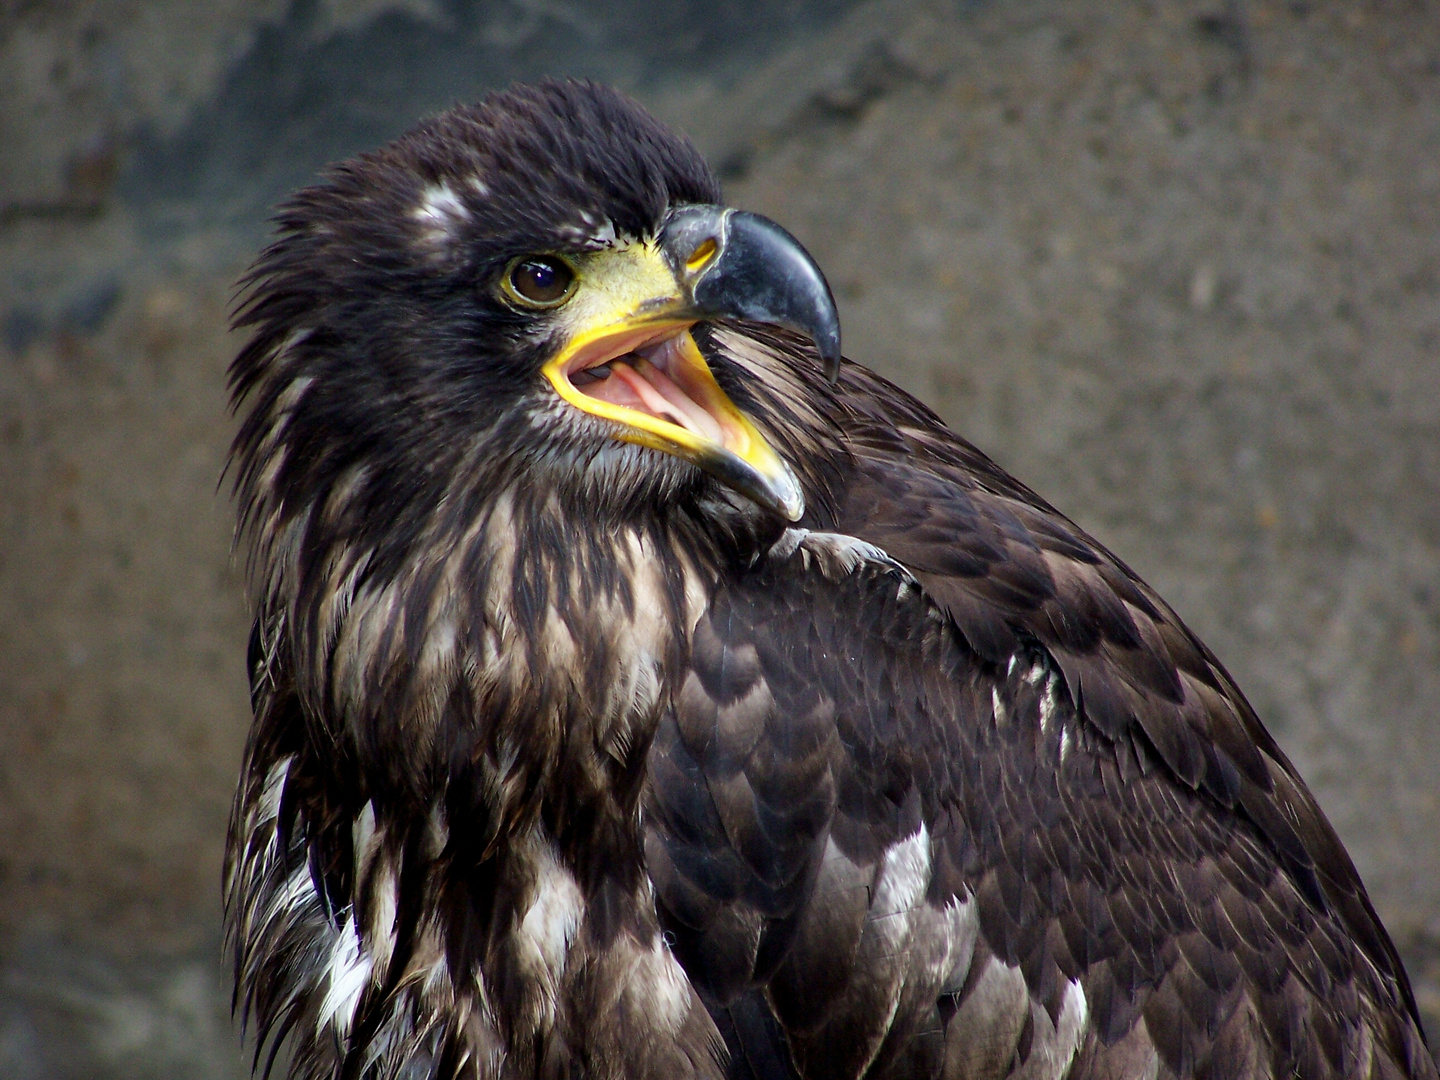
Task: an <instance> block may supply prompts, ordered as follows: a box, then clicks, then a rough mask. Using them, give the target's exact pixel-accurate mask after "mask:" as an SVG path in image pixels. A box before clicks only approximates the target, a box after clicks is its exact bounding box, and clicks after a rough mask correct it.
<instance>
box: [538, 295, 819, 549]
mask: <svg viewBox="0 0 1440 1080" xmlns="http://www.w3.org/2000/svg"><path fill="white" fill-rule="evenodd" d="M691 325H692V323H691V322H690V321H688V320H687V321H686V322H683V323H682V322H678V321H674V322H668V323H662V324H656V323H651V324H650V325H648V326H639V327H637V326H634V325H633V324H632V325H630V326H628V327H627V326H624V325H623V324H622V325H619V326H616V325H612V326H610V327H607V328H604V329H601V330H599V331H598V332H595V333H594V334H593V336H586V335H582V336H581V337H580V338H579V340H578V341H577V342H576V343H575V344H574V345H573V346H572V347H571V349H570V350H568V351H566V352H562V353H561V354H560V355H559V356H557V357H556V358H555V359H554V360H552V361H550V363H548V364H546V365H545V368H544V373H545V377H546V378H547V379H548V380H549V381H550V384H551V385H552V386H553V387H554V388H555V392H556V393H558V394H559V395H560V396H561V397H562V398H563V399H564V400H565V401H567V402H568V403H569V404H570V405H572V406H574V407H575V408H577V409H579V410H580V411H581V412H586V413H589V414H590V415H591V416H595V417H598V418H600V419H602V420H608V421H610V422H611V423H613V424H614V425H616V429H615V433H614V434H615V437H616V438H618V439H620V440H622V441H624V442H630V443H636V444H639V445H641V446H648V447H650V448H652V449H655V450H661V451H664V452H665V453H668V454H674V455H676V456H678V457H681V458H684V459H685V460H687V461H690V462H692V463H693V464H695V465H698V466H699V467H700V468H702V469H704V470H705V471H706V472H708V473H710V474H711V475H713V476H715V477H716V478H717V479H719V480H721V481H722V482H723V483H725V484H727V485H729V486H730V487H732V488H734V489H735V490H737V491H740V492H741V493H743V494H745V495H748V496H749V497H750V498H751V499H753V500H754V501H755V502H757V503H759V504H760V505H761V506H764V507H767V508H768V509H770V510H772V511H773V512H774V513H776V514H778V515H779V516H780V517H782V518H784V519H785V520H787V521H798V520H800V517H801V515H802V514H803V513H804V510H805V500H804V496H803V495H802V494H801V491H800V485H799V482H798V481H797V480H796V479H795V475H794V473H792V472H791V471H790V468H789V466H788V465H786V464H785V462H783V461H782V460H781V459H780V458H779V456H777V455H776V453H775V451H774V450H772V449H771V448H770V444H769V443H767V442H766V441H765V437H764V436H763V435H761V434H760V432H759V431H758V430H757V429H756V428H755V425H754V424H753V423H751V421H750V419H749V418H748V417H747V416H746V415H745V414H744V413H742V412H741V411H740V410H739V409H737V408H736V407H735V405H734V404H733V403H732V402H731V401H730V399H729V398H728V397H726V396H725V391H723V390H721V389H720V385H719V384H718V383H717V382H716V381H715V376H714V375H712V374H711V373H710V366H709V365H708V364H707V363H706V362H705V358H704V357H703V356H702V355H701V354H700V349H699V347H698V346H697V345H696V344H695V339H694V338H693V337H692V336H691V334H690V327H691Z"/></svg>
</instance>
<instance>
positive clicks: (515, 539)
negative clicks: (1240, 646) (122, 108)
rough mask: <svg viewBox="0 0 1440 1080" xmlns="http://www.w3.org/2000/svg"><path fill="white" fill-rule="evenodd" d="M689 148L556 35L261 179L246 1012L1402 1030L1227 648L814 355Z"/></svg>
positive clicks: (1106, 1066) (974, 1074)
mask: <svg viewBox="0 0 1440 1080" xmlns="http://www.w3.org/2000/svg"><path fill="white" fill-rule="evenodd" d="M718 199H719V191H718V187H717V184H716V181H715V179H714V177H713V175H712V174H711V172H710V171H709V170H708V169H707V168H706V166H705V164H704V163H703V161H702V160H701V158H700V157H699V155H698V154H697V153H696V151H695V150H694V149H693V148H692V147H691V145H690V144H689V143H688V142H686V141H685V140H684V139H682V138H680V137H678V136H676V135H674V134H672V133H671V132H669V131H667V130H665V129H664V128H663V127H661V126H660V125H659V124H657V123H656V122H655V121H654V120H652V119H651V118H650V117H649V116H647V115H646V114H645V113H644V112H643V111H642V110H641V109H640V108H639V107H638V106H637V105H635V104H634V103H632V102H630V101H629V100H627V99H625V98H623V97H621V96H620V95H618V94H616V93H615V92H613V91H610V90H606V89H604V88H601V87H597V86H592V85H588V84H581V83H560V82H551V83H544V84H541V85H538V86H530V87H519V88H516V89H512V90H509V91H506V92H503V93H498V94H495V95H493V96H491V97H489V98H487V99H486V100H485V101H483V102H482V103H480V104H479V105H477V106H474V107H469V108H460V109H456V110H455V111H453V112H450V113H447V114H445V115H443V116H441V117H439V118H438V119H434V120H431V121H429V122H427V123H424V124H422V125H420V126H419V127H418V128H416V129H415V130H413V131H412V132H410V133H409V134H407V135H405V136H404V137H403V138H401V139H399V140H398V141H396V142H395V143H393V144H391V145H389V146H387V147H385V148H383V149H381V150H379V151H376V152H375V153H371V154H367V155H364V156H362V157H360V158H357V159H356V160H354V161H351V162H348V163H346V164H343V165H340V166H338V167H337V168H335V169H333V170H332V171H331V172H330V173H329V174H328V175H327V177H326V178H325V179H324V180H323V181H322V182H321V183H320V184H319V185H318V186H315V187H312V188H310V189H308V190H306V191H303V192H301V193H300V194H299V195H297V196H295V197H294V198H293V199H292V200H291V201H290V202H289V203H287V204H286V206H285V207H284V209H283V210H282V212H281V213H280V216H279V219H278V229H279V234H278V238H277V239H276V240H275V242H274V243H273V244H272V245H271V246H270V247H269V248H268V250H266V252H265V253H264V254H263V255H262V257H261V258H260V260H259V262H258V263H257V265H256V267H255V269H254V271H253V273H252V275H251V277H250V279H249V281H250V286H249V288H250V291H249V294H248V299H247V300H246V302H245V304H244V306H243V307H242V309H241V312H240V314H239V316H238V323H239V324H240V325H241V326H245V327H249V328H251V330H252V337H251V339H250V341H249V344H248V345H246V346H245V348H244V349H243V351H242V352H241V353H240V355H239V357H238V358H237V359H236V361H235V363H234V367H233V371H232V380H233V395H234V400H235V403H236V407H237V409H238V410H239V411H240V413H241V414H242V424H241V427H240V431H239V435H238V437H237V439H236V442H235V446H234V455H233V462H232V467H233V469H234V475H235V477H236V482H237V494H238V502H239V508H240V530H241V531H240V535H241V537H242V538H243V543H244V545H245V547H246V549H247V551H248V555H249V560H250V567H251V571H252V576H253V582H254V585H253V588H254V596H255V630H254V635H253V638H252V647H251V653H250V673H251V688H252V694H253V704H254V713H255V722H254V729H253V732H252V734H251V737H250V741H249V746H248V749H247V751H246V756H245V764H244V775H243V778H242V780H241V783H240V789H239V794H238V796H237V798H236V802H235V809H234V816H233V820H232V825H231V833H230V845H229V858H228V870H227V875H226V895H227V906H228V917H229V928H230V935H231V940H232V942H233V949H234V958H235V971H236V980H237V1000H238V1002H239V1005H240V1007H241V1010H242V1012H243V1013H244V1014H245V1015H246V1016H247V1017H248V1018H249V1020H250V1022H251V1023H252V1024H253V1025H254V1026H255V1027H256V1028H257V1029H258V1032H259V1036H260V1039H259V1045H260V1046H261V1047H262V1048H263V1047H266V1046H269V1047H270V1048H271V1057H272V1060H273V1053H274V1048H276V1047H279V1046H281V1045H282V1044H285V1045H288V1048H289V1049H288V1061H289V1066H288V1068H289V1070H290V1074H291V1075H292V1076H294V1077H303V1078H315V1080H318V1078H360V1077H376V1078H401V1077H404V1078H410V1080H420V1078H428V1077H435V1078H442V1080H445V1078H450V1077H475V1078H481V1077H483V1078H522V1077H574V1078H581V1077H585V1078H595V1080H602V1078H605V1080H611V1078H613V1080H620V1078H631V1080H641V1078H655V1080H661V1078H667V1080H668V1078H680V1077H720V1076H730V1077H750V1078H757V1080H762V1078H763V1080H779V1078H787V1080H795V1078H806V1080H833V1078H841V1077H846V1078H850V1077H862V1076H864V1077H893V1078H932V1077H933V1078H939V1077H945V1078H957V1080H958V1078H990V1077H997V1078H998V1077H1026V1078H1034V1080H1058V1078H1060V1077H1067V1076H1068V1077H1071V1078H1075V1080H1080V1078H1086V1080H1089V1078H1114V1080H1139V1078H1164V1077H1182V1078H1189V1077H1211V1078H1236V1080H1240V1078H1249V1077H1255V1078H1260V1077H1274V1078H1281V1077H1301V1078H1305V1080H1311V1078H1315V1080H1318V1078H1322V1077H1373V1078H1392V1077H1417V1078H1418V1077H1424V1078H1430V1080H1434V1078H1435V1077H1436V1071H1435V1067H1434V1064H1433V1063H1432V1061H1431V1059H1430V1057H1429V1055H1428V1053H1427V1050H1426V1048H1425V1044H1424V1042H1423V1040H1422V1037H1421V1035H1420V1032H1419V1028H1418V1024H1417V1020H1416V1011H1415V1004H1414V1001H1413V999H1412V995H1411V991H1410V987H1409V985H1408V983H1407V981H1406V977H1405V973H1404V971H1403V969H1402V967H1401V964H1400V961H1399V959H1398V958H1397V956H1396V952H1395V949H1394V947H1393V946H1392V944H1391V942H1390V940H1389V938H1388V937H1387V936H1386V934H1385V931H1384V930H1383V929H1382V927H1381V925H1380V923H1379V921H1378V920H1377V918H1376V915H1375V912H1374V910H1373V908H1372V907H1371V905H1370V902H1369V900H1368V899H1367V897H1366V894H1365V890H1364V888H1363V887H1362V885H1361V883H1360V880H1359V878H1358V877H1357V875H1356V872H1355V869H1354V867H1353V865H1352V864H1351V862H1350V859H1349V858H1348V857H1347V855H1346V853H1345V851H1344V850H1343V849H1342V847H1341V845H1340V842H1339V840H1338V839H1337V838H1336V835H1335V833H1334V831H1333V830H1332V829H1331V827H1330V825H1329V824H1328V823H1327V822H1326V820H1325V818H1324V816H1323V815H1322V814H1321V812H1320V810H1319V809H1318V807H1317V806H1316V804H1315V801H1314V799H1313V798H1312V797H1311V795H1310V793H1309V792H1308V791H1307V790H1306V788H1305V785H1304V784H1303V782H1302V781H1301V780H1300V778H1299V777H1298V776H1297V775H1296V773H1295V770H1294V768H1293V767H1292V766H1291V765H1290V763H1289V762H1288V761H1287V760H1286V759H1285V755H1284V754H1283V753H1281V751H1280V750H1279V748H1278V747H1277V746H1276V744H1275V742H1274V740H1272V739H1271V738H1270V736H1269V735H1268V734H1267V733H1266V731H1265V729H1264V728H1263V727H1262V726H1261V724H1260V722H1259V720H1258V719H1256V716H1255V714H1254V712H1253V711H1252V710H1251V708H1250V706H1249V705H1248V704H1247V703H1246V701H1245V699H1244V697H1243V696H1242V695H1241V694H1240V692H1239V690H1237V689H1236V688H1235V685H1234V683H1233V682H1232V681H1231V679H1230V677H1229V676H1228V675H1227V674H1226V673H1225V671H1224V669H1223V668H1222V667H1221V665H1220V663H1219V662H1218V661H1217V660H1216V659H1215V657H1214V656H1213V655H1212V654H1211V653H1210V651H1209V650H1208V649H1206V648H1205V646H1204V645H1202V644H1201V643H1200V642H1199V641H1198V640H1196V638H1195V637H1194V635H1193V634H1191V633H1190V632H1189V631H1188V630H1187V629H1186V628H1185V626H1184V625H1183V624H1182V623H1181V622H1180V620H1179V619H1178V618H1177V617H1176V616H1175V614H1174V612H1173V611H1171V609H1170V608H1169V607H1167V606H1166V604H1165V603H1164V601H1162V600H1161V599H1160V598H1159V597H1158V596H1156V595H1155V593H1154V592H1153V591H1152V590H1151V589H1149V588H1148V587H1147V586H1146V585H1145V584H1144V583H1143V582H1141V581H1140V580H1139V579H1138V578H1136V576H1135V575H1134V574H1133V573H1131V572H1130V571H1129V570H1128V569H1126V567H1125V566H1124V565H1123V564H1122V563H1120V562H1119V560H1117V559H1116V558H1115V557H1114V556H1113V555H1111V554H1110V553H1109V552H1108V551H1106V550H1105V549H1104V548H1103V547H1102V546H1100V545H1099V544H1098V543H1096V542H1095V541H1094V540H1092V539H1091V538H1090V537H1088V536H1087V535H1086V534H1085V533H1084V532H1083V531H1081V530H1080V529H1079V528H1077V527H1076V526H1075V525H1074V524H1073V523H1071V522H1070V521H1068V520H1066V519H1065V518H1064V517H1063V516H1061V515H1060V514H1059V513H1057V512H1056V511H1055V510H1054V509H1052V508H1051V507H1050V506H1049V505H1048V504H1047V503H1045V502H1044V501H1043V500H1041V499H1040V498H1039V497H1038V496H1036V495H1035V494H1033V493H1032V492H1031V491H1030V490H1029V489H1027V488H1026V487H1024V486H1023V485H1021V484H1020V483H1018V482H1017V481H1015V480H1013V479H1012V478H1011V477H1009V476H1008V475H1006V474H1005V473H1004V472H1003V471H1002V470H1000V469H999V468H998V467H997V466H995V465H994V464H993V463H991V462H990V461H989V460H988V459H987V458H986V457H985V456H984V455H983V454H981V453H980V452H979V451H978V450H976V449H975V448H973V447H972V446H970V445H969V444H968V443H966V442H964V441H963V440H962V439H960V438H958V437H957V436H955V435H953V434H952V433H951V432H949V431H948V430H946V428H945V427H944V426H943V424H942V423H941V422H940V420H939V419H937V418H936V416H935V415H934V414H933V413H931V412H930V411H929V410H927V409H926V408H925V407H924V406H923V405H921V404H920V403H919V402H917V401H915V400H914V399H913V398H910V397H909V396H907V395H906V394H904V393H902V392H901V391H900V390H898V389H896V388H895V387H894V386H891V385H890V384H889V383H887V382H885V381H884V380H883V379H881V378H879V377H878V376H876V375H874V374H872V373H871V372H869V371H867V370H866V369H864V368H862V367H860V366H858V365H855V364H852V363H849V362H842V361H841V359H840V353H839V332H838V324H837V320H836V315H835V309H834V304H833V301H832V299H831V297H830V293H829V290H828V288H827V287H826V285H825V282H824V278H823V277H822V276H821V274H820V272H819V270H818V269H817V268H816V267H815V265H814V263H813V262H812V261H811V259H810V258H809V257H808V256H807V255H806V254H805V253H804V251H803V250H801V248H800V247H799V245H798V244H797V243H796V242H795V241H794V240H793V239H792V238H791V237H790V236H789V235H788V234H786V233H785V232H784V231H782V230H781V229H780V228H779V227H778V226H776V225H774V224H772V223H770V222H768V221H766V220H765V219H763V218H760V217H757V216H755V215H751V214H746V213H741V212H738V211H733V210H729V209H723V208H721V207H720V206H719V205H717V203H718ZM827 375H828V376H829V377H828V378H827V377H826V376H827ZM258 1054H259V1052H258V1051H257V1057H258Z"/></svg>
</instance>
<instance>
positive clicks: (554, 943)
mask: <svg viewBox="0 0 1440 1080" xmlns="http://www.w3.org/2000/svg"><path fill="white" fill-rule="evenodd" d="M535 856H536V863H537V878H536V882H535V893H534V897H533V899H532V900H531V902H530V907H529V908H528V909H527V910H526V912H525V916H524V918H523V919H521V920H520V936H521V938H522V939H523V941H524V942H525V943H527V944H528V945H530V947H531V948H533V949H534V950H535V952H536V954H537V955H538V957H539V959H540V960H541V962H542V963H543V964H544V967H545V970H546V972H547V974H548V975H549V977H550V979H551V980H552V981H553V982H556V983H558V980H559V978H560V976H561V975H562V974H563V973H564V971H565V962H566V959H567V957H568V955H569V951H570V943H571V942H572V941H573V940H574V939H575V933H576V931H577V930H579V929H580V920H581V917H582V915H583V914H584V910H585V897H584V894H582V893H581V892H580V886H579V884H578V883H577V882H576V881H575V876H574V875H573V874H572V873H570V871H569V870H568V869H567V868H566V867H565V866H564V865H563V864H562V863H561V861H560V854H559V852H557V851H556V850H555V845H554V844H552V843H550V842H549V841H542V842H541V843H539V844H537V845H536V852H535Z"/></svg>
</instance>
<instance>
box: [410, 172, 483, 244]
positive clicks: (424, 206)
mask: <svg viewBox="0 0 1440 1080" xmlns="http://www.w3.org/2000/svg"><path fill="white" fill-rule="evenodd" d="M415 218H416V220H417V221H419V222H420V224H421V228H422V231H421V236H422V237H424V239H426V240H427V241H429V242H431V243H436V244H438V243H441V242H443V241H446V240H449V239H450V238H451V237H452V236H453V235H454V233H455V232H456V231H457V230H458V229H459V228H460V227H461V226H462V225H464V224H465V223H466V222H467V221H469V220H470V211H469V210H467V209H466V208H465V204H464V203H463V202H461V201H460V197H459V196H458V195H456V194H455V189H454V188H452V187H451V186H450V185H449V184H443V183H442V184H432V185H431V186H430V187H427V188H426V189H425V193H424V194H423V195H422V196H421V198H420V205H419V206H417V207H416V208H415Z"/></svg>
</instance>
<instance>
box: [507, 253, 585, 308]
mask: <svg viewBox="0 0 1440 1080" xmlns="http://www.w3.org/2000/svg"><path fill="white" fill-rule="evenodd" d="M508 283H509V285H510V291H511V292H512V293H513V294H514V296H515V298H516V299H518V300H520V301H522V302H523V303H526V304H530V305H533V306H535V307H551V306H553V305H555V304H558V303H560V301H562V300H564V299H565V298H566V297H567V296H569V295H570V287H571V286H572V285H573V284H574V283H575V271H573V270H571V269H570V267H569V266H567V265H566V264H565V263H564V262H563V261H561V260H560V259H557V258H555V257H554V256H551V255H530V256H527V257H526V258H524V259H521V260H520V261H519V262H517V263H515V264H514V265H513V266H512V267H511V268H510V275H509V278H508Z"/></svg>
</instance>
